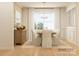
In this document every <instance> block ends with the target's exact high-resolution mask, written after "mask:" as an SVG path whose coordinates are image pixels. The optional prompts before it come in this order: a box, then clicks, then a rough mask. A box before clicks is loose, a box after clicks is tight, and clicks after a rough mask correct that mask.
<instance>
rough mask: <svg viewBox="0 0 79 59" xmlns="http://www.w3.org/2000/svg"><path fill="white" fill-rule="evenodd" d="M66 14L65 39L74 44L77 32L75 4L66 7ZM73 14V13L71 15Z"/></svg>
mask: <svg viewBox="0 0 79 59" xmlns="http://www.w3.org/2000/svg"><path fill="white" fill-rule="evenodd" d="M66 13H67V26H66V31H65V34H66V39H67V40H68V41H70V42H72V43H74V44H76V42H77V30H76V28H77V27H76V25H77V24H76V22H77V19H76V17H75V15H76V3H73V4H70V5H68V6H67V7H66ZM73 13H75V14H74V15H73Z"/></svg>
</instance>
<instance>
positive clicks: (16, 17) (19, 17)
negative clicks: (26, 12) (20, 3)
mask: <svg viewBox="0 0 79 59" xmlns="http://www.w3.org/2000/svg"><path fill="white" fill-rule="evenodd" d="M15 23H16V24H17V23H21V13H20V12H19V11H16V12H15Z"/></svg>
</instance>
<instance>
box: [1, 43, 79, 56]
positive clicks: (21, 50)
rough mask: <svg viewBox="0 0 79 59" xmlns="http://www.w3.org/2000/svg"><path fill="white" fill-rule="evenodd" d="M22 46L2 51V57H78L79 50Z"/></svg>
mask: <svg viewBox="0 0 79 59" xmlns="http://www.w3.org/2000/svg"><path fill="white" fill-rule="evenodd" d="M28 46H29V47H30V48H29V47H27V45H25V44H24V45H20V46H16V47H15V49H14V50H0V56H77V55H79V49H77V48H74V47H69V46H68V45H67V46H68V47H67V46H66V45H65V46H63V47H53V48H41V47H36V46H30V45H28Z"/></svg>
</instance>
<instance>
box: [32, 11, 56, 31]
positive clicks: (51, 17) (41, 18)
mask: <svg viewBox="0 0 79 59" xmlns="http://www.w3.org/2000/svg"><path fill="white" fill-rule="evenodd" d="M41 11H42V10H41ZM54 23H55V13H54V12H49V11H47V12H46V13H45V12H44V11H43V12H41V13H40V12H34V13H33V25H34V28H35V29H49V30H54V29H55V25H54Z"/></svg>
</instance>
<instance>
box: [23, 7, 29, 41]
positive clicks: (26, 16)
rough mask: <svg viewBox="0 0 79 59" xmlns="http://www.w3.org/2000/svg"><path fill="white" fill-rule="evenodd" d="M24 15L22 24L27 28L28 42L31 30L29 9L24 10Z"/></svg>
mask: <svg viewBox="0 0 79 59" xmlns="http://www.w3.org/2000/svg"><path fill="white" fill-rule="evenodd" d="M22 11H23V12H22V14H23V16H22V24H23V25H24V26H25V27H26V34H27V36H26V39H27V40H28V39H29V38H28V37H29V36H28V35H29V34H28V33H29V32H28V30H29V8H22Z"/></svg>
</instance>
